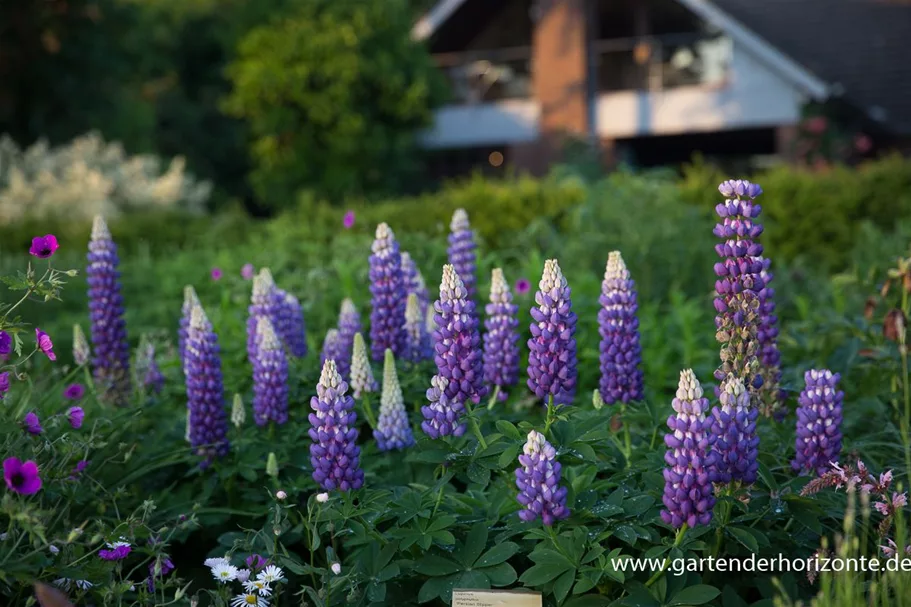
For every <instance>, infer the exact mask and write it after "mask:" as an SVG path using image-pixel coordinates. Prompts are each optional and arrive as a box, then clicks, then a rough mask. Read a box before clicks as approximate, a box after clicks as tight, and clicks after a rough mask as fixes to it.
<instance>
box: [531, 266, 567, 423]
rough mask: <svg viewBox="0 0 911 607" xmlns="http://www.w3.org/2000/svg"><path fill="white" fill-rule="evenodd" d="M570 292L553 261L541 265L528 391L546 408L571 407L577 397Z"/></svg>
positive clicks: (532, 326) (536, 296)
mask: <svg viewBox="0 0 911 607" xmlns="http://www.w3.org/2000/svg"><path fill="white" fill-rule="evenodd" d="M570 293H571V291H570V288H569V284H568V283H567V282H566V278H565V277H564V276H563V272H562V271H561V270H560V264H558V263H557V260H556V259H548V260H547V261H546V262H544V272H543V274H542V276H541V282H540V284H539V285H538V292H537V293H535V302H536V303H537V304H538V305H537V307H534V308H532V309H531V317H532V323H531V327H530V328H531V339H529V340H528V348H529V350H530V352H529V355H528V387H529V388H530V389H531V390H532V392H534V393H535V395H536V396H537V397H538V398H540V399H541V400H543V401H544V402H545V404H546V403H547V402H548V401H549V400H550V398H551V397H553V401H554V405H555V406H558V405H570V404H572V401H573V398H575V396H576V339H575V337H574V336H575V333H576V320H577V319H576V313H575V312H573V311H572V301H571V300H570Z"/></svg>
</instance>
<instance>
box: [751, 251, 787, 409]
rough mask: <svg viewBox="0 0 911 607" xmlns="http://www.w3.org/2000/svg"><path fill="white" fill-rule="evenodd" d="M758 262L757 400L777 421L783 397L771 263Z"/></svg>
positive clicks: (782, 405)
mask: <svg viewBox="0 0 911 607" xmlns="http://www.w3.org/2000/svg"><path fill="white" fill-rule="evenodd" d="M757 259H758V260H759V261H761V262H762V272H760V276H761V277H762V283H763V288H762V290H761V291H759V300H760V302H761V303H760V306H759V330H758V334H757V338H758V339H759V363H760V374H761V375H762V388H761V389H760V399H761V401H762V405H763V406H762V412H763V414H764V415H766V416H767V417H768V416H774V417H775V418H776V419H778V420H779V421H781V420H782V419H783V418H784V416H785V415H786V414H787V411H788V410H787V408H786V406H785V395H784V392H783V391H782V390H781V353H780V352H779V350H778V316H776V315H775V289H773V288H772V287H771V283H772V278H773V275H772V272H771V270H770V268H771V266H772V261H771V260H770V259H765V258H763V257H758V258H757Z"/></svg>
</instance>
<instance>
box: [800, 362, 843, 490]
mask: <svg viewBox="0 0 911 607" xmlns="http://www.w3.org/2000/svg"><path fill="white" fill-rule="evenodd" d="M840 379H841V375H839V374H838V373H832V372H831V371H829V370H828V369H813V370H810V371H807V372H806V373H805V374H804V381H805V384H806V385H805V387H804V389H803V391H802V392H801V393H800V398H798V399H797V405H798V406H797V441H796V451H797V453H796V454H795V455H796V456H795V458H794V460H793V461H792V462H791V468H793V469H794V471H795V472H809V473H815V474H817V475H819V476H821V475H823V474H825V472H826V471H827V470H828V469H829V464H830V463H831V462H838V458H839V455H840V454H841V419H842V403H843V402H844V398H845V393H844V392H842V391H841V390H839V389H838V381H839V380H840Z"/></svg>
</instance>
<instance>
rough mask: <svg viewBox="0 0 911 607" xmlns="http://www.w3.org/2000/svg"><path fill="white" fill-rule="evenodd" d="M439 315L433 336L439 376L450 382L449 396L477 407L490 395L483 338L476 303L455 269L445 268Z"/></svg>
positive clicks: (448, 386)
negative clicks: (485, 370)
mask: <svg viewBox="0 0 911 607" xmlns="http://www.w3.org/2000/svg"><path fill="white" fill-rule="evenodd" d="M433 309H434V310H435V311H436V315H435V316H434V319H435V321H436V330H435V331H434V332H433V349H434V361H435V362H436V365H437V369H438V370H439V375H440V376H442V377H445V378H446V379H447V380H448V381H447V385H446V396H447V397H449V399H450V400H452V401H454V402H458V403H462V404H464V403H466V402H468V401H469V400H471V401H473V402H475V403H478V402H480V400H481V399H482V398H484V396H485V395H486V394H487V388H486V386H485V385H484V367H483V361H482V355H483V353H482V351H481V335H480V333H479V332H478V324H479V321H478V316H477V314H475V303H474V301H472V300H471V299H469V298H468V291H467V290H466V289H465V285H464V284H463V283H462V279H461V278H460V277H459V275H458V273H457V272H456V270H455V268H453V267H452V266H451V265H445V266H443V279H442V281H441V282H440V299H438V300H437V301H436V302H434V304H433Z"/></svg>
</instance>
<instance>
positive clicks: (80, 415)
mask: <svg viewBox="0 0 911 607" xmlns="http://www.w3.org/2000/svg"><path fill="white" fill-rule="evenodd" d="M66 416H67V419H69V420H70V425H71V426H72V427H73V428H74V429H76V430H78V429H79V428H81V427H82V420H83V419H84V418H85V411H83V410H82V407H70V410H69V411H67V413H66Z"/></svg>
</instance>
